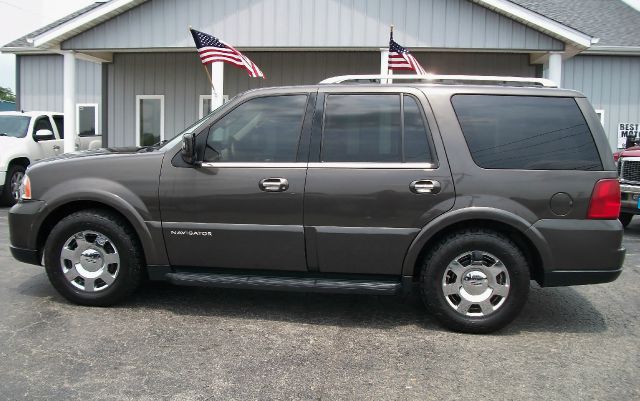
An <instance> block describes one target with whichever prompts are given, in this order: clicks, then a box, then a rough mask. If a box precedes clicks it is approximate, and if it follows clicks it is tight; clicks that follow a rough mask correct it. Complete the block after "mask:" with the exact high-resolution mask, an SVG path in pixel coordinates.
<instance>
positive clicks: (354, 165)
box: [201, 162, 437, 170]
mask: <svg viewBox="0 0 640 401" xmlns="http://www.w3.org/2000/svg"><path fill="white" fill-rule="evenodd" d="M201 167H204V168H307V167H308V168H342V169H347V168H350V169H404V170H435V169H436V168H437V165H436V164H435V163H359V162H320V163H317V162H314V163H306V162H293V163H269V162H262V163H253V162H252V163H249V162H247V163H242V162H204V163H202V164H201Z"/></svg>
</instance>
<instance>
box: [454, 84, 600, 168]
mask: <svg viewBox="0 0 640 401" xmlns="http://www.w3.org/2000/svg"><path fill="white" fill-rule="evenodd" d="M451 103H452V105H453V108H454V110H455V112H456V115H457V117H458V121H459V122H460V127H461V128H462V133H463V134H464V137H465V140H466V141H467V145H468V147H469V151H470V152H471V157H473V160H474V161H475V163H476V164H477V165H478V166H480V167H483V168H487V169H524V170H602V169H603V168H602V162H601V160H600V155H599V153H598V150H597V148H596V145H595V142H594V140H593V135H592V133H591V131H590V130H589V126H588V125H587V122H586V121H585V119H584V116H583V115H582V112H581V111H580V108H579V107H578V104H577V103H576V101H575V99H574V98H571V97H541V96H500V95H455V96H453V97H452V99H451Z"/></svg>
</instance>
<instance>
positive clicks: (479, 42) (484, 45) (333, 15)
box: [62, 0, 564, 50]
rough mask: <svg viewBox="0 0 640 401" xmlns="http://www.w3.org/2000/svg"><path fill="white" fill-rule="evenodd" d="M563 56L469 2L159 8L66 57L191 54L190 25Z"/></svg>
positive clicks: (343, 0) (280, 40)
mask: <svg viewBox="0 0 640 401" xmlns="http://www.w3.org/2000/svg"><path fill="white" fill-rule="evenodd" d="M391 24H394V25H395V26H396V32H395V37H396V39H397V40H398V41H399V42H400V43H402V44H404V45H406V46H409V47H412V48H417V47H424V48H429V47H431V48H465V49H471V48H473V49H518V50H562V49H563V47H564V45H563V43H562V42H560V41H558V40H556V39H553V38H551V37H550V36H548V35H545V34H543V33H541V32H538V31H536V30H534V29H532V28H530V27H528V26H525V25H523V24H521V23H519V22H516V21H513V20H510V19H509V18H507V17H504V16H502V15H500V14H497V13H496V12H494V11H491V10H488V9H486V8H483V7H481V6H479V5H477V4H475V3H472V2H470V1H468V0H315V1H300V0H241V1H236V0H219V1H211V0H180V1H178V0H153V1H147V2H145V3H143V4H141V5H140V6H138V7H135V8H133V9H131V10H129V11H127V12H125V13H123V14H121V15H119V16H117V17H115V18H113V19H111V20H108V21H106V22H104V23H102V24H100V25H98V26H96V27H94V28H92V29H90V30H88V31H85V32H83V33H81V34H79V35H77V36H75V37H73V38H71V39H69V40H67V41H65V42H63V44H62V48H63V49H143V48H144V49H147V48H191V47H193V43H192V39H191V37H190V35H189V33H188V31H187V27H188V26H189V25H193V26H194V27H196V28H197V29H200V30H203V31H206V32H211V33H213V34H215V35H217V36H219V37H221V38H223V39H224V40H226V41H227V42H229V43H233V44H234V46H237V47H245V48H246V47H298V48H299V47H333V48H335V47H352V48H353V47H356V48H367V47H368V48H376V47H380V46H384V45H385V44H386V43H387V42H388V38H389V25H391Z"/></svg>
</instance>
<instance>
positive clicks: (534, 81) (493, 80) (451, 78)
mask: <svg viewBox="0 0 640 401" xmlns="http://www.w3.org/2000/svg"><path fill="white" fill-rule="evenodd" d="M394 80H402V81H409V80H410V81H421V82H428V83H451V84H460V83H475V84H490V85H496V84H518V83H519V84H521V85H524V86H541V87H544V88H557V87H558V85H557V84H556V83H555V82H553V81H551V80H549V79H545V78H528V77H500V76H492V75H435V74H426V75H411V74H399V75H340V76H336V77H331V78H327V79H325V80H323V81H321V82H320V83H321V84H339V83H345V82H355V83H374V82H378V83H389V82H393V81H394Z"/></svg>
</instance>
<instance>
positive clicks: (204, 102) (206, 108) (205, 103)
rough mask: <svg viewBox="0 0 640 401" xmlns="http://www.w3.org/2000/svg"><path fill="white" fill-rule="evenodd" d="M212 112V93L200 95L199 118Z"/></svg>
mask: <svg viewBox="0 0 640 401" xmlns="http://www.w3.org/2000/svg"><path fill="white" fill-rule="evenodd" d="M210 112H211V95H200V113H199V114H198V118H202V117H204V116H206V115H207V114H209V113H210Z"/></svg>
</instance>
